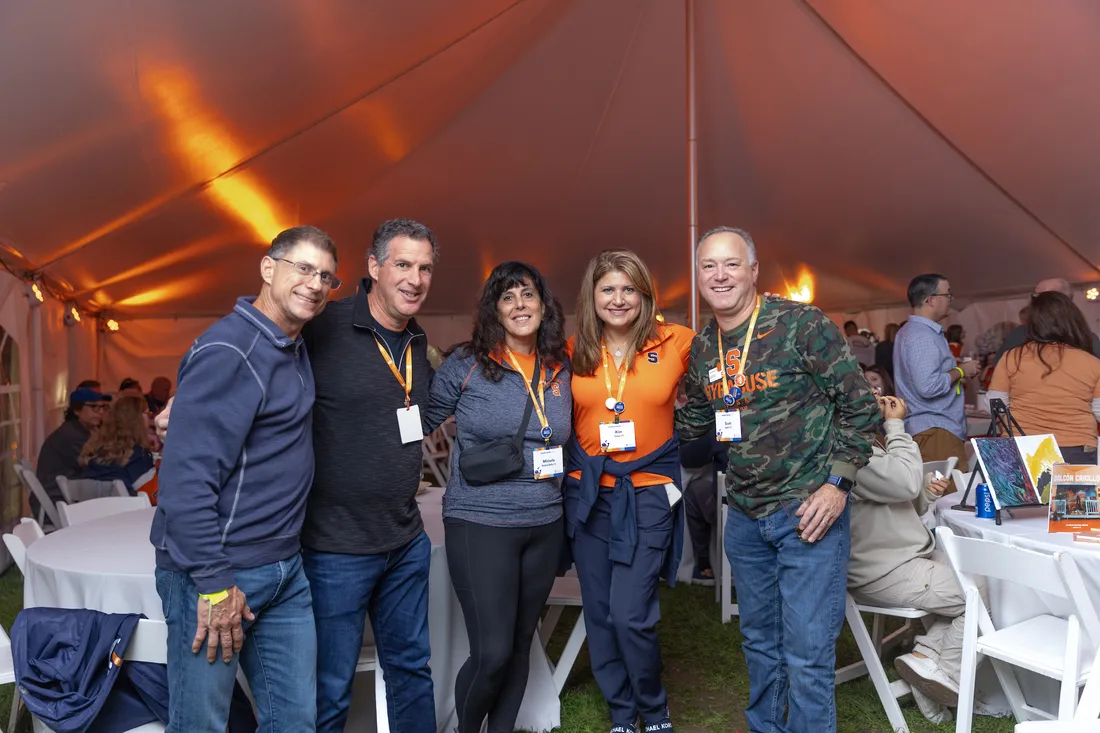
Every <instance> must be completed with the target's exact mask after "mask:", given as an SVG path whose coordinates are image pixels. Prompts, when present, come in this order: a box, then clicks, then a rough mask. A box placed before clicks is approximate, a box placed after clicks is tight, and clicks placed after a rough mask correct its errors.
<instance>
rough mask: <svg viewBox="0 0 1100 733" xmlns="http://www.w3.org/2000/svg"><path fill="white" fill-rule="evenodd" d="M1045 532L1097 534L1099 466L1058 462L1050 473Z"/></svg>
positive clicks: (1098, 522) (1099, 506) (1098, 523)
mask: <svg viewBox="0 0 1100 733" xmlns="http://www.w3.org/2000/svg"><path fill="white" fill-rule="evenodd" d="M1051 478H1052V484H1053V489H1052V490H1051V495H1050V511H1049V514H1048V520H1047V529H1048V530H1049V531H1051V532H1087V531H1089V530H1093V531H1100V500H1098V499H1097V487H1098V486H1100V466H1091V465H1089V466H1079V465H1073V464H1065V463H1060V464H1058V465H1057V466H1055V467H1054V471H1053V473H1052V477H1051Z"/></svg>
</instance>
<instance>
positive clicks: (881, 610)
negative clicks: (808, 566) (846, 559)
mask: <svg viewBox="0 0 1100 733" xmlns="http://www.w3.org/2000/svg"><path fill="white" fill-rule="evenodd" d="M846 595H847V601H846V602H845V608H844V619H845V621H847V622H848V628H850V629H851V630H852V636H854V637H855V640H856V646H857V647H858V648H859V653H860V656H862V657H863V659H862V660H861V661H859V662H854V663H853V664H849V665H848V666H846V667H841V668H840V669H838V670H837V671H836V684H838V685H841V684H844V683H845V682H848V681H849V680H854V679H856V678H857V677H862V676H863V675H865V674H866V675H870V676H871V682H872V683H874V685H875V692H877V693H878V699H879V702H881V703H882V708H883V710H885V711H886V717H887V719H888V720H889V721H890V725H891V726H893V729H894V731H895V733H897V732H898V731H900V732H901V733H909V725H908V724H907V723H906V722H905V716H904V715H902V713H901V706H900V705H898V700H899V699H901V698H903V697H905V696H906V695H908V694H909V693H910V692H911V690H910V688H909V684H908V683H907V682H906V681H905V680H895V681H893V682H891V681H890V680H889V678H888V677H887V676H886V670H885V669H884V668H883V666H882V655H883V653H884V652H886V651H889V650H890V649H891V648H893V647H894V646H896V645H897V644H898V643H899V642H901V641H902V640H903V639H904V637H905V635H906V633H907V632H908V631H909V628H910V623H911V622H912V620H913V619H919V618H924V617H925V616H927V615H928V614H927V613H926V612H925V611H921V610H920V609H917V608H885V607H881V606H865V605H860V604H858V603H856V601H855V599H854V598H852V596H851V594H850V593H849V594H846ZM863 613H869V614H872V617H873V618H872V622H871V628H872V631H871V632H870V633H868V631H867V626H866V624H864V623H863V616H862V615H861V614H863ZM887 616H893V617H894V618H903V619H906V623H905V625H904V626H902V627H901V628H900V629H898V630H897V631H895V632H893V633H892V634H889V635H888V636H886V637H883V631H884V630H885V629H884V627H885V625H886V624H885V622H886V617H887Z"/></svg>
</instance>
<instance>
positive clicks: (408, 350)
mask: <svg viewBox="0 0 1100 733" xmlns="http://www.w3.org/2000/svg"><path fill="white" fill-rule="evenodd" d="M374 343H375V345H377V346H378V351H380V352H381V353H382V358H383V359H385V360H386V366H388V367H389V368H390V371H391V372H393V376H395V377H397V383H398V384H400V385H401V387H402V389H404V390H405V409H408V408H409V406H410V405H412V399H410V397H409V395H411V394H412V389H413V368H412V363H413V362H412V341H409V345H408V346H406V347H405V378H404V379H402V378H401V372H399V371H397V365H396V364H394V363H393V357H391V356H390V352H389V349H387V348H386V347H385V346H383V345H382V342H381V341H379V340H378V337H377V336H375V337H374Z"/></svg>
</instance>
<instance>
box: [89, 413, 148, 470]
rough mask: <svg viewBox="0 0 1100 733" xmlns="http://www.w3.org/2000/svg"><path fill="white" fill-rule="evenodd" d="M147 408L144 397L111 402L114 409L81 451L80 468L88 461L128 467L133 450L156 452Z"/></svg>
mask: <svg viewBox="0 0 1100 733" xmlns="http://www.w3.org/2000/svg"><path fill="white" fill-rule="evenodd" d="M148 409H149V408H148V405H147V404H146V402H145V398H144V397H138V396H137V395H119V396H118V397H116V398H115V401H114V402H112V403H111V409H110V410H109V411H108V412H107V416H106V417H105V418H104V419H103V424H102V425H100V426H99V429H97V430H96V431H95V432H94V433H92V437H91V438H89V439H88V442H87V443H85V444H84V450H82V451H81V452H80V465H81V466H87V465H88V463H89V462H91V461H93V460H94V461H96V462H97V463H113V464H115V465H118V466H125V465H126V464H127V463H129V462H130V458H131V457H132V456H133V454H134V449H135V448H138V447H141V448H144V449H145V450H147V451H152V450H153V441H152V439H151V438H150V437H149V428H148V426H147V425H146V424H145V412H146V410H148Z"/></svg>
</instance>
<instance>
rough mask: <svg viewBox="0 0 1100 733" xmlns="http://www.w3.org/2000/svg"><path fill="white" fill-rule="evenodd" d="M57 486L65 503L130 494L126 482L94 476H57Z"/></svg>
mask: <svg viewBox="0 0 1100 733" xmlns="http://www.w3.org/2000/svg"><path fill="white" fill-rule="evenodd" d="M57 488H59V489H61V495H62V496H64V497H65V503H66V504H76V503H77V502H81V501H89V500H91V499H103V498H105V497H108V496H130V492H129V491H127V490H126V484H124V483H123V482H122V481H120V480H119V479H115V480H113V481H102V480H100V479H94V478H65V477H64V476H58V477H57Z"/></svg>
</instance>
